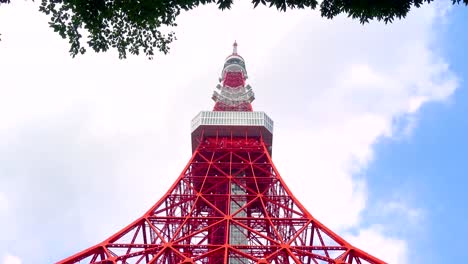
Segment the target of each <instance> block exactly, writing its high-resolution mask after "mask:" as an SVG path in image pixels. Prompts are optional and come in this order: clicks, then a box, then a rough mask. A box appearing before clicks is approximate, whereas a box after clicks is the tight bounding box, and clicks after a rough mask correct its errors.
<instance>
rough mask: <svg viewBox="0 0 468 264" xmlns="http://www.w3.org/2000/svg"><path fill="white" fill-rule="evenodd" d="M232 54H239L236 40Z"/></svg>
mask: <svg viewBox="0 0 468 264" xmlns="http://www.w3.org/2000/svg"><path fill="white" fill-rule="evenodd" d="M232 54H233V55H237V41H235V40H234V44H232Z"/></svg>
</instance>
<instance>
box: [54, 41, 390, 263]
mask: <svg viewBox="0 0 468 264" xmlns="http://www.w3.org/2000/svg"><path fill="white" fill-rule="evenodd" d="M246 79H247V71H246V67H245V61H244V59H243V58H242V57H241V56H240V55H239V54H238V53H237V43H234V46H233V52H232V54H231V55H229V56H228V57H227V58H226V60H225V63H224V67H223V70H222V73H221V78H220V83H219V84H218V85H217V87H216V91H215V92H214V93H213V100H214V101H215V105H214V109H213V111H202V112H200V113H199V114H198V115H196V116H195V118H194V119H193V120H192V135H191V136H192V157H191V158H190V160H189V162H188V163H187V165H186V166H185V168H184V169H183V171H182V173H181V174H180V176H179V177H178V178H177V180H176V181H175V183H174V184H173V185H172V186H171V187H170V189H169V190H168V191H167V193H166V194H165V195H164V196H163V197H162V198H161V199H160V200H159V201H158V202H157V203H156V204H155V205H154V206H153V207H152V208H151V209H150V210H149V211H148V212H146V213H145V214H144V215H143V216H142V217H140V218H138V219H136V220H135V221H134V222H133V223H131V224H130V225H128V226H127V227H125V228H123V229H122V230H120V231H118V232H117V233H116V234H114V235H112V236H111V237H109V238H108V239H106V240H104V241H103V242H101V243H100V244H97V245H95V246H92V247H90V248H88V249H86V250H84V251H82V252H80V253H77V254H75V255H73V256H71V257H69V258H66V259H64V260H62V261H59V262H58V263H60V264H70V263H102V264H111V263H118V264H139V263H141V264H143V263H145V264H146V263H154V264H183V263H185V264H189V263H197V264H289V263H295V264H299V263H312V264H319V263H320V264H322V263H323V264H325V263H327V264H332V263H333V264H345V263H347V264H365V263H366V264H371V263H372V264H384V263H385V262H383V261H381V260H379V259H377V258H375V257H373V256H371V255H370V254H367V253H366V252H364V251H362V250H360V249H358V248H356V247H354V246H352V245H351V244H350V243H348V242H347V241H345V240H344V239H343V238H341V237H340V236H338V235H337V234H335V233H334V232H333V231H331V230H330V229H328V228H327V227H326V226H325V225H323V224H322V223H320V222H319V221H318V220H316V219H315V218H314V217H313V216H312V215H311V214H310V213H309V212H308V211H307V210H306V209H305V208H304V206H303V205H302V204H301V203H300V202H299V201H298V200H297V199H296V198H295V197H294V195H293V194H292V192H291V191H290V190H289V189H288V187H287V186H286V184H285V182H284V181H283V178H282V177H281V176H280V174H279V172H278V171H277V169H276V168H275V165H274V164H273V162H272V160H271V154H272V141H273V121H272V120H271V119H270V118H269V117H268V115H267V114H265V113H264V112H257V111H253V109H252V105H251V102H252V101H253V100H254V93H253V91H252V88H251V87H250V85H246Z"/></svg>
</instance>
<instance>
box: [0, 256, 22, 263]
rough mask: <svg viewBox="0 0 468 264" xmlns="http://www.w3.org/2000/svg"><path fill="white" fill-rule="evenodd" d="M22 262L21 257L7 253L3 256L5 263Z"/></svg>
mask: <svg viewBox="0 0 468 264" xmlns="http://www.w3.org/2000/svg"><path fill="white" fill-rule="evenodd" d="M21 263H22V262H21V259H20V258H18V257H16V256H12V255H6V256H5V257H4V258H3V264H21Z"/></svg>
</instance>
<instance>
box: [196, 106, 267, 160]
mask: <svg viewBox="0 0 468 264" xmlns="http://www.w3.org/2000/svg"><path fill="white" fill-rule="evenodd" d="M191 132H192V152H194V151H195V150H196V149H197V147H198V145H200V140H202V139H203V137H247V138H252V137H256V138H260V137H261V138H262V139H263V142H265V145H266V146H267V148H268V152H269V153H270V155H271V152H272V146H273V120H272V119H271V118H270V117H269V116H268V115H267V114H265V112H258V111H249V112H247V111H201V112H200V113H198V115H196V116H195V117H194V118H193V119H192V131H191Z"/></svg>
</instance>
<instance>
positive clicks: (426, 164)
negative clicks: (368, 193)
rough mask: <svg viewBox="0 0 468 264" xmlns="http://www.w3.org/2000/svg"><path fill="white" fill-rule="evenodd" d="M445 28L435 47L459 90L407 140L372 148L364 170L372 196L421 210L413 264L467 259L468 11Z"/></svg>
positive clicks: (456, 12)
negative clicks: (405, 200)
mask: <svg viewBox="0 0 468 264" xmlns="http://www.w3.org/2000/svg"><path fill="white" fill-rule="evenodd" d="M447 23H448V26H447V27H446V28H444V29H442V30H441V32H440V37H439V39H438V42H440V43H441V44H442V45H441V46H440V49H441V51H442V52H443V54H445V55H446V56H447V59H448V61H449V63H450V67H451V68H452V70H453V71H454V72H455V73H456V74H457V76H459V77H460V78H461V82H460V88H459V89H458V90H457V91H456V92H455V94H454V95H453V96H452V98H451V99H450V100H448V101H447V102H446V103H444V104H434V103H431V104H427V105H425V106H423V107H422V108H421V109H420V111H419V113H418V114H417V127H416V128H415V129H413V130H412V132H411V135H410V136H409V137H407V138H404V139H402V140H384V141H382V142H381V143H380V144H377V145H376V157H377V158H376V160H375V161H374V162H373V163H372V165H371V166H370V167H369V169H368V170H367V171H366V173H367V174H369V175H373V177H371V178H370V185H371V186H374V188H371V189H373V192H374V194H373V195H375V196H378V195H379V193H380V192H383V193H386V194H387V195H392V192H394V191H395V190H397V189H404V190H405V191H406V192H407V193H408V195H410V197H411V199H412V200H413V202H414V203H415V204H417V205H418V206H420V207H421V208H423V210H424V220H423V222H422V226H421V230H418V231H416V232H414V231H413V232H411V234H410V235H411V236H410V240H409V241H410V243H411V244H412V245H411V246H412V247H414V251H412V252H411V255H413V256H414V257H415V258H416V259H417V263H449V262H457V261H460V260H461V259H466V258H467V257H468V252H467V251H466V250H465V245H464V244H465V243H464V242H463V240H464V238H465V237H466V236H467V235H468V225H467V221H466V219H467V217H468V208H467V197H466V186H467V175H468V163H467V162H466V157H467V156H468V138H467V136H466V135H467V131H468V120H467V118H466V113H467V111H468V104H467V102H468V92H467V90H466V76H467V75H468V64H467V62H468V54H467V53H466V52H464V51H463V50H464V49H465V47H467V46H468V38H467V37H466V35H465V34H463V31H464V28H465V26H466V24H467V23H468V10H467V9H466V8H455V9H453V10H452V11H451V12H450V16H449V17H448V21H447ZM412 236H414V237H412ZM421 252H425V253H424V254H421Z"/></svg>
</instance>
